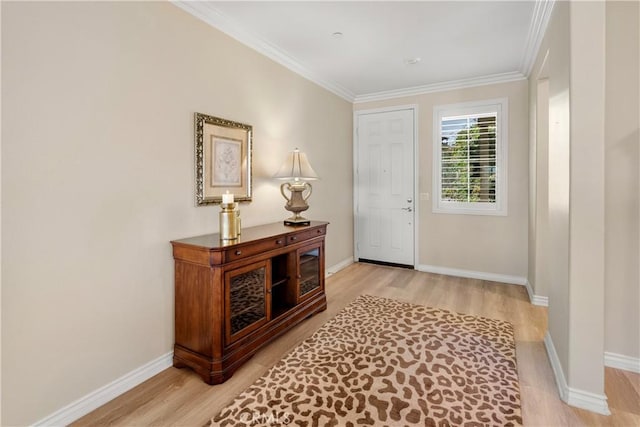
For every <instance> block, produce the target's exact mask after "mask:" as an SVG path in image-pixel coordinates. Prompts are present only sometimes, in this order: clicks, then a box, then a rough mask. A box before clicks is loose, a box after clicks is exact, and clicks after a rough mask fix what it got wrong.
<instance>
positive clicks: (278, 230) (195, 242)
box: [171, 221, 329, 250]
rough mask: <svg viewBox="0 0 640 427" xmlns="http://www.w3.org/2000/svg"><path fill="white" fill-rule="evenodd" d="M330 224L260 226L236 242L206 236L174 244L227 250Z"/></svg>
mask: <svg viewBox="0 0 640 427" xmlns="http://www.w3.org/2000/svg"><path fill="white" fill-rule="evenodd" d="M327 224H329V223H328V222H325V221H311V225H305V226H297V227H292V226H288V225H284V224H283V223H282V222H275V223H272V224H264V225H258V226H255V227H247V228H243V229H242V234H240V236H238V238H237V239H236V240H224V241H223V240H220V234H219V233H215V234H205V235H202V236H195V237H189V238H186V239H179V240H172V241H171V243H172V244H174V245H175V244H178V245H189V246H200V247H205V248H208V249H212V250H215V249H225V248H229V247H232V246H237V245H241V244H243V243H249V242H254V241H256V240H261V239H267V238H269V237H275V236H284V235H286V234H291V233H298V232H302V231H305V230H310V229H313V228H317V227H324V226H326V225H327Z"/></svg>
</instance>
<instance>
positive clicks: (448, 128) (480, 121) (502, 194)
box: [433, 99, 508, 215]
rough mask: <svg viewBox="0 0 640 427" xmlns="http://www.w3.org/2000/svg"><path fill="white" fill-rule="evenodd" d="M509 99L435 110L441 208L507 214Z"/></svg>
mask: <svg viewBox="0 0 640 427" xmlns="http://www.w3.org/2000/svg"><path fill="white" fill-rule="evenodd" d="M507 109H508V104H507V100H506V99H498V100H490V101H480V102H470V103H464V104H454V105H443V106H438V107H435V109H434V123H433V125H434V126H433V127H434V141H433V154H434V156H433V158H434V165H433V166H434V167H433V171H434V172H433V173H434V176H433V178H434V180H433V181H434V188H433V193H434V197H433V203H434V205H433V211H434V212H435V213H460V214H480V215H506V213H507V210H506V207H507V203H506V199H507V191H506V184H507V183H506V169H507V162H506V158H507V155H506V152H507V145H506V135H507V129H508V127H507Z"/></svg>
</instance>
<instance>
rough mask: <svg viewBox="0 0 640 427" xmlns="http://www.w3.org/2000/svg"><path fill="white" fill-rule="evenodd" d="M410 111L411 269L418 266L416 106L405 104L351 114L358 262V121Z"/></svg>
mask: <svg viewBox="0 0 640 427" xmlns="http://www.w3.org/2000/svg"><path fill="white" fill-rule="evenodd" d="M404 110H411V112H412V113H413V268H414V270H415V269H416V266H418V265H419V262H418V259H419V258H418V247H419V246H420V245H419V244H418V236H419V233H418V230H419V228H420V221H419V218H420V215H419V214H420V203H419V202H420V199H419V198H418V196H419V194H420V192H419V191H418V181H419V177H418V170H419V169H418V163H419V162H418V159H419V150H418V148H419V144H418V105H417V104H405V105H395V106H392V107H382V108H373V109H367V110H355V111H354V112H353V259H354V261H355V262H358V259H359V258H360V257H359V248H358V236H359V228H358V208H359V206H358V202H359V200H360V195H359V190H358V158H359V153H358V149H359V146H358V120H359V118H360V116H361V115H365V114H375V113H389V112H393V111H404Z"/></svg>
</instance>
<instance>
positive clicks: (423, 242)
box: [354, 80, 528, 279]
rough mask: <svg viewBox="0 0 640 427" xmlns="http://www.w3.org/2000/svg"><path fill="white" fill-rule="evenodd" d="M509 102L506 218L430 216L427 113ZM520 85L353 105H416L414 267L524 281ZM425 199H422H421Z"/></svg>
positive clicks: (524, 152)
mask: <svg viewBox="0 0 640 427" xmlns="http://www.w3.org/2000/svg"><path fill="white" fill-rule="evenodd" d="M501 97H507V98H508V99H509V138H508V179H507V187H508V215H507V216H488V215H455V214H434V213H433V212H432V197H431V193H432V177H433V168H432V162H433V145H432V144H433V108H434V107H435V106H437V105H443V104H453V103H460V102H468V101H478V100H485V99H495V98H501ZM527 102H528V101H527V82H526V81H525V80H523V81H519V82H512V83H502V84H495V85H488V86H479V87H475V88H470V89H460V90H452V91H446V92H437V93H429V94H424V95H418V96H411V97H405V98H399V99H393V100H386V101H377V102H368V103H361V104H356V105H355V106H354V109H355V110H367V109H373V108H381V107H390V106H399V105H409V104H415V105H417V106H418V155H419V165H418V185H419V189H418V191H419V193H421V194H423V196H422V197H421V198H420V199H419V203H420V205H419V215H420V218H419V233H420V235H419V238H418V245H419V247H418V251H419V252H418V256H419V259H418V264H421V265H428V266H436V267H446V268H453V269H462V270H470V271H476V272H482V273H492V274H500V275H508V276H516V277H518V278H522V279H524V278H525V277H526V276H527V206H528V177H527V170H528V145H527V142H528V139H527V134H528V105H527ZM425 193H428V194H429V200H425V196H424V194H425Z"/></svg>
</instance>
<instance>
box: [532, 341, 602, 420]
mask: <svg viewBox="0 0 640 427" xmlns="http://www.w3.org/2000/svg"><path fill="white" fill-rule="evenodd" d="M544 346H545V348H546V350H547V357H548V358H549V363H550V364H551V369H552V370H553V376H554V377H555V379H556V386H557V387H558V393H559V394H560V399H562V400H563V401H564V402H566V403H567V405H571V406H575V407H576V408H581V409H586V410H587V411H591V412H595V413H598V414H602V415H611V412H610V411H609V405H608V404H607V396H606V395H603V394H596V393H591V392H588V391H584V390H579V389H576V388H573V387H569V385H568V384H567V380H566V378H565V376H564V371H563V369H562V365H561V364H560V359H559V358H558V353H556V348H555V346H554V345H553V340H552V339H551V335H550V334H549V331H547V332H546V333H545V334H544Z"/></svg>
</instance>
